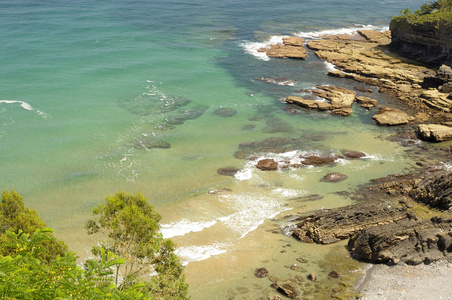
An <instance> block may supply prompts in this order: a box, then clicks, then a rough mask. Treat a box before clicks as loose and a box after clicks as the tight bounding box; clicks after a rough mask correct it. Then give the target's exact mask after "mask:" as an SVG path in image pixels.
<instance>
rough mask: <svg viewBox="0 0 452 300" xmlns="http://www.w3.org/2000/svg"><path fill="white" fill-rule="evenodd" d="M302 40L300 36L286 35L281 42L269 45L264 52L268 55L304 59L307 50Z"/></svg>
mask: <svg viewBox="0 0 452 300" xmlns="http://www.w3.org/2000/svg"><path fill="white" fill-rule="evenodd" d="M303 42H304V39H302V38H298V37H286V38H284V39H283V44H276V45H270V46H269V47H268V48H267V49H265V50H266V51H265V52H266V54H267V56H268V57H274V58H298V59H305V58H306V56H307V51H306V48H305V47H304V46H303Z"/></svg>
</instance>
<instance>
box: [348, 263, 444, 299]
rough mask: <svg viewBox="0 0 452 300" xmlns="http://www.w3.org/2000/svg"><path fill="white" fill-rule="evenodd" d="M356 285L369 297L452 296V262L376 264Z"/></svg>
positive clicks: (357, 288)
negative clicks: (414, 264) (411, 264)
mask: <svg viewBox="0 0 452 300" xmlns="http://www.w3.org/2000/svg"><path fill="white" fill-rule="evenodd" d="M355 288H356V291H357V292H359V293H360V294H361V295H362V296H363V297H362V298H361V299H365V300H374V299H378V300H383V299H384V300H386V299H387V300H393V299H410V300H424V299H426V300H427V299H428V300H430V299H452V262H448V261H438V262H435V263H431V264H429V265H425V264H420V265H416V266H409V265H405V264H401V265H396V266H387V265H373V266H372V267H370V268H369V270H367V272H366V275H365V276H364V278H363V279H362V280H361V281H360V282H359V283H358V284H357V285H356V287H355Z"/></svg>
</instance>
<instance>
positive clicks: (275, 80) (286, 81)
mask: <svg viewBox="0 0 452 300" xmlns="http://www.w3.org/2000/svg"><path fill="white" fill-rule="evenodd" d="M259 80H261V81H263V82H266V83H272V84H277V85H291V86H293V85H295V83H296V81H295V80H293V79H288V78H268V77H261V78H259Z"/></svg>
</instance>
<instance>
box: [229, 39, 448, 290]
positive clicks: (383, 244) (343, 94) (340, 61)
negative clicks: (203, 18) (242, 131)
mask: <svg viewBox="0 0 452 300" xmlns="http://www.w3.org/2000/svg"><path fill="white" fill-rule="evenodd" d="M358 33H359V34H358V35H339V36H325V37H323V39H321V40H313V41H309V42H307V43H306V46H307V48H309V49H310V50H312V51H315V54H316V55H317V56H318V57H319V58H320V59H322V60H325V61H327V62H329V63H331V64H333V65H334V66H335V68H336V69H337V70H335V71H331V72H329V73H328V75H329V76H335V77H340V78H349V79H352V80H355V81H357V82H359V83H364V84H365V85H368V86H369V87H373V88H374V89H375V88H377V89H378V91H379V92H380V93H387V94H391V95H393V96H394V97H395V98H396V99H397V100H398V101H399V103H400V104H401V105H400V107H399V106H398V107H388V106H378V101H377V100H375V99H373V98H372V97H364V96H357V93H356V91H352V90H348V89H345V88H343V87H340V86H336V87H334V86H317V87H316V89H314V90H308V91H299V92H302V93H304V94H306V95H308V98H305V97H300V96H288V97H287V98H286V99H285V102H286V103H287V104H288V105H291V106H294V107H297V108H302V109H307V110H318V111H323V112H325V113H331V114H332V115H339V116H344V117H346V116H348V115H350V114H352V113H353V107H354V103H355V102H358V103H360V105H361V106H362V107H365V108H366V109H369V110H371V109H373V108H374V107H377V108H378V109H377V110H376V112H375V114H374V116H373V121H374V122H375V124H377V125H380V126H400V125H409V127H407V128H405V130H403V131H404V135H405V136H409V139H412V140H416V139H417V138H420V139H423V140H426V141H430V142H443V141H449V140H452V69H451V68H450V67H448V66H446V65H443V66H441V67H440V68H437V69H436V70H435V69H432V68H431V67H426V66H422V65H420V64H418V63H415V62H413V61H409V60H407V59H405V58H403V57H400V56H398V55H397V54H394V53H392V52H390V51H389V45H390V44H391V34H390V32H389V31H387V32H375V31H369V30H361V31H359V32H358ZM289 40H290V42H288V41H289ZM295 40H296V39H295V38H294V39H287V41H286V40H285V41H284V45H280V46H270V47H269V48H268V49H262V52H266V53H267V55H268V56H269V57H279V58H283V57H285V58H301V59H303V57H301V56H290V55H287V53H289V52H287V51H288V49H286V50H284V49H285V47H290V49H291V50H293V47H294V44H296V47H297V51H298V52H300V51H301V50H300V48H301V47H302V45H301V44H302V43H304V41H300V40H296V41H295ZM278 51H283V54H278V53H277V52H278ZM302 52H303V53H305V52H304V51H302ZM303 55H305V54H303ZM307 55H309V53H308V54H307ZM374 89H370V88H369V89H368V88H366V87H362V86H361V87H357V88H355V90H358V91H360V92H369V94H370V92H371V91H373V90H374ZM410 131H411V132H410ZM300 139H301V138H300ZM399 139H400V137H399ZM269 142H270V141H263V142H262V143H261V144H262V145H261V146H262V148H259V147H258V146H257V145H241V147H239V148H240V149H239V151H238V152H237V153H236V157H237V158H248V159H250V160H253V159H255V157H253V156H252V154H253V150H262V149H264V150H265V152H276V153H281V152H284V151H287V149H290V145H291V144H296V143H297V142H300V141H292V140H291V141H272V142H273V143H269ZM253 147H257V148H253ZM278 149H279V150H278ZM448 151H449V152H450V148H448ZM351 152H353V151H351ZM351 152H350V153H351ZM421 152H422V149H421ZM342 154H343V155H337V154H331V153H330V154H325V155H323V156H321V155H320V156H316V157H300V162H299V163H296V164H292V165H290V164H285V163H284V162H279V163H278V162H276V161H274V160H273V159H262V160H256V162H255V165H256V167H257V168H259V169H261V170H264V171H273V170H277V169H281V168H289V167H290V168H294V167H295V168H297V167H303V166H306V165H314V166H315V165H322V164H334V163H335V161H336V160H337V159H356V158H358V159H359V158H361V157H362V156H361V155H359V156H356V157H354V158H351V157H348V156H346V153H345V152H342ZM442 154H443V155H440V156H438V157H436V158H435V159H432V161H431V162H422V161H420V162H419V163H418V165H419V166H420V167H422V168H420V169H419V170H418V171H417V172H416V173H412V174H404V175H394V176H388V177H387V178H380V179H375V180H374V182H373V183H372V184H369V185H368V186H366V187H363V188H361V189H360V191H359V192H358V193H357V194H356V195H355V196H354V197H355V200H356V204H354V205H351V206H347V207H341V208H337V209H331V210H328V211H323V210H322V211H319V212H314V213H311V214H308V215H304V216H298V217H296V218H294V219H293V220H292V224H291V225H289V226H288V227H287V228H285V229H284V230H283V231H284V232H285V234H287V233H289V234H290V235H292V236H293V237H294V238H296V239H298V240H299V241H301V242H305V243H318V244H332V243H336V242H339V241H341V240H348V249H349V251H350V253H351V255H352V256H353V257H354V258H355V259H357V260H359V261H362V262H368V263H374V264H387V265H406V264H408V265H414V266H415V265H420V264H422V263H424V264H426V265H427V264H431V263H433V262H440V261H447V260H452V190H451V189H452V172H451V171H450V170H448V169H447V168H442V167H441V166H433V165H431V163H432V162H439V161H441V160H443V161H450V154H449V153H447V152H443V153H442ZM363 155H364V156H365V154H363ZM432 158H433V157H432ZM328 175H330V176H329V178H330V179H329V181H332V182H334V181H335V180H336V179H337V178H341V175H343V174H328ZM326 178H327V176H325V180H328V179H326ZM338 180H341V179H338ZM262 272H264V273H265V271H264V270H260V272H257V273H256V276H261V275H262V274H263V273H262ZM258 273H259V275H258ZM333 275H334V274H333ZM265 276H266V275H265ZM308 279H309V280H311V281H315V274H310V275H308ZM272 286H273V288H274V289H275V292H278V293H279V294H282V295H284V296H285V297H288V298H294V299H298V297H299V294H298V292H297V289H296V284H290V283H287V284H274V285H272ZM365 289H369V285H367V286H366V287H365ZM344 290H348V292H350V288H345V289H339V290H338V289H336V290H332V291H331V297H333V298H338V299H346V298H347V296H344V295H345V294H344V293H342V292H343V291H344ZM362 291H363V288H362V285H361V287H357V291H355V292H353V291H352V292H351V294H349V296H350V295H354V296H358V292H362ZM374 292H375V291H374ZM367 296H369V293H368V295H367ZM269 299H281V298H280V296H278V295H276V294H275V296H272V297H270V298H269Z"/></svg>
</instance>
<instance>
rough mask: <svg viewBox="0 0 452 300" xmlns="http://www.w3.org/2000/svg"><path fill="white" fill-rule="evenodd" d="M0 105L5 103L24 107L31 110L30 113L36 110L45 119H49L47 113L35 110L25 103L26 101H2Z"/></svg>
mask: <svg viewBox="0 0 452 300" xmlns="http://www.w3.org/2000/svg"><path fill="white" fill-rule="evenodd" d="M0 103H4V104H17V103H18V104H20V107H22V108H23V109H25V110H29V111H33V110H36V112H37V113H38V114H39V115H41V116H42V117H43V118H45V119H46V118H47V117H48V116H49V115H48V114H47V113H45V112H42V111H40V110H38V109H34V108H33V107H32V106H31V105H30V104H29V103H27V102H25V101H20V100H0Z"/></svg>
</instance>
